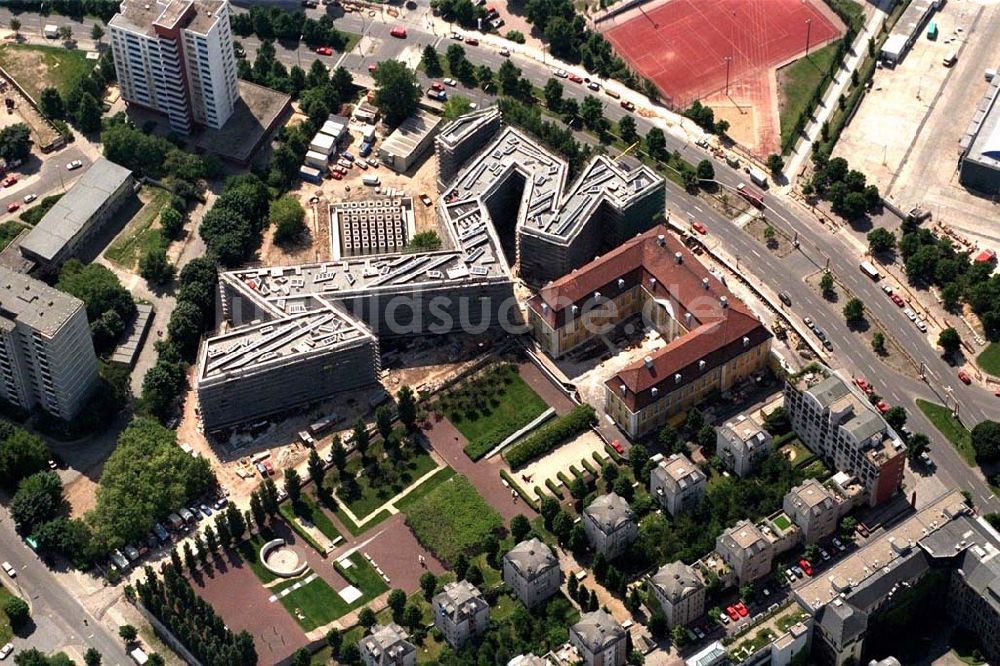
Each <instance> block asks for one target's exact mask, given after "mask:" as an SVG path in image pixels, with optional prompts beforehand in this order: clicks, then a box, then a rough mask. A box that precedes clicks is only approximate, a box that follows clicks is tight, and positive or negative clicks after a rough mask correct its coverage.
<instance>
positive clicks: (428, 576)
mask: <svg viewBox="0 0 1000 666" xmlns="http://www.w3.org/2000/svg"><path fill="white" fill-rule="evenodd" d="M436 589H437V576H435V575H434V574H433V573H431V572H430V571H426V572H424V573H423V575H421V576H420V590H421V591H422V592H423V593H424V599H428V600H429V599H430V598H431V597H432V596H434V590H436Z"/></svg>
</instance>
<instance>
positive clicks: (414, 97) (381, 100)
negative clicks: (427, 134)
mask: <svg viewBox="0 0 1000 666" xmlns="http://www.w3.org/2000/svg"><path fill="white" fill-rule="evenodd" d="M374 78H375V99H374V103H375V106H376V107H378V110H379V111H380V112H381V113H382V117H383V118H384V119H385V122H386V124H387V125H389V126H390V127H395V126H396V125H398V124H399V123H401V122H403V120H404V119H406V118H408V117H410V116H411V115H413V113H414V112H416V110H417V104H418V103H419V102H420V94H421V91H420V86H419V85H418V84H417V77H416V75H415V74H414V73H413V71H412V70H410V69H409V68H407V67H406V65H405V64H403V63H402V62H401V61H399V60H383V61H382V62H380V63H379V65H378V68H377V69H376V70H375V73H374Z"/></svg>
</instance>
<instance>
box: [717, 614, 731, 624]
mask: <svg viewBox="0 0 1000 666" xmlns="http://www.w3.org/2000/svg"><path fill="white" fill-rule="evenodd" d="M719 621H720V622H722V624H729V616H728V615H726V614H725V613H719Z"/></svg>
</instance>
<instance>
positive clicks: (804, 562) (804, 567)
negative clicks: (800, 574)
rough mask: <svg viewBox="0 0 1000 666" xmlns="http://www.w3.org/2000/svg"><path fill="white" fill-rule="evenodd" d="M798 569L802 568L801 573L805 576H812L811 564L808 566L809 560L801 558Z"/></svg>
mask: <svg viewBox="0 0 1000 666" xmlns="http://www.w3.org/2000/svg"><path fill="white" fill-rule="evenodd" d="M799 567H801V568H802V571H804V572H805V574H806V575H807V576H812V575H813V568H812V564H810V563H809V560H807V559H806V558H804V557H803V558H802V559H801V560H799Z"/></svg>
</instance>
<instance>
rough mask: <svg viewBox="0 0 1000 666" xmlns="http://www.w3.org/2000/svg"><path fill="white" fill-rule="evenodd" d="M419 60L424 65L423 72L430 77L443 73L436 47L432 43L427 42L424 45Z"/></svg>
mask: <svg viewBox="0 0 1000 666" xmlns="http://www.w3.org/2000/svg"><path fill="white" fill-rule="evenodd" d="M420 62H421V63H422V64H423V66H424V73H425V74H427V76H429V77H431V78H432V79H433V78H437V77H439V76H443V75H444V70H443V69H442V68H441V58H440V57H439V56H438V52H437V49H435V48H434V47H433V46H432V45H430V44H428V45H427V46H425V47H424V52H423V54H422V55H421V56H420Z"/></svg>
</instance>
